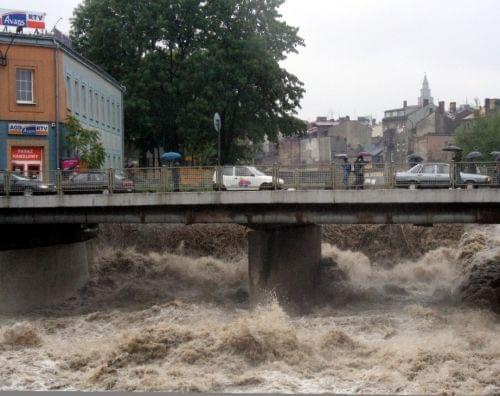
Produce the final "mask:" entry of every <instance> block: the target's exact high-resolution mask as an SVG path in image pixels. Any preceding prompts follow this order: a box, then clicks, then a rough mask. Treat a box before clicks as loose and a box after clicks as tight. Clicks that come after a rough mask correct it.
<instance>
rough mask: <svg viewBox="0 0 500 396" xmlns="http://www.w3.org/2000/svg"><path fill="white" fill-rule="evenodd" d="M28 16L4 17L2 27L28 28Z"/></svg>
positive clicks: (11, 14) (12, 15) (12, 14)
mask: <svg viewBox="0 0 500 396" xmlns="http://www.w3.org/2000/svg"><path fill="white" fill-rule="evenodd" d="M26 24H27V19H26V14H25V13H23V14H20V13H10V14H4V15H2V25H5V26H26Z"/></svg>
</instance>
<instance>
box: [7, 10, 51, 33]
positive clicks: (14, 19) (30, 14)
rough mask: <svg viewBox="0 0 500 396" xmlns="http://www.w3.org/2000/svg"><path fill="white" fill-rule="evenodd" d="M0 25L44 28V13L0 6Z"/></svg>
mask: <svg viewBox="0 0 500 396" xmlns="http://www.w3.org/2000/svg"><path fill="white" fill-rule="evenodd" d="M0 25H4V26H15V27H18V26H21V27H26V28H31V29H45V13H44V12H34V11H20V10H7V9H4V8H0Z"/></svg>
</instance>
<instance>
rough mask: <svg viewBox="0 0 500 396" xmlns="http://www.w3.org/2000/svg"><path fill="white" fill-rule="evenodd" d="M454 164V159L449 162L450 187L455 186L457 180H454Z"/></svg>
mask: <svg viewBox="0 0 500 396" xmlns="http://www.w3.org/2000/svg"><path fill="white" fill-rule="evenodd" d="M455 166H456V163H455V161H454V160H451V162H450V187H451V188H457V181H456V180H455Z"/></svg>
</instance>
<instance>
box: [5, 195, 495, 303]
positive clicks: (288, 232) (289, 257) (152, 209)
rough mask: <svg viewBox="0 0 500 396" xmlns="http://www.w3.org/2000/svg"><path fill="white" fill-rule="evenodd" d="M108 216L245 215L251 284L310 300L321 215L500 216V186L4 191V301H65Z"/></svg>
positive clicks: (424, 219) (82, 279)
mask: <svg viewBox="0 0 500 396" xmlns="http://www.w3.org/2000/svg"><path fill="white" fill-rule="evenodd" d="M100 223H182V224H195V223H236V224H242V225H247V226H248V227H250V228H251V229H252V231H250V232H249V257H248V259H249V275H250V276H249V278H250V294H251V298H252V300H254V301H258V300H259V298H261V297H262V295H263V293H266V292H268V291H270V290H272V291H274V292H275V293H276V294H277V295H278V297H280V298H281V299H282V300H283V301H287V302H291V303H295V304H298V305H299V306H301V305H304V304H305V302H306V300H307V299H308V297H309V296H310V294H311V293H313V284H314V278H315V276H316V274H317V271H318V267H319V263H320V260H321V228H320V227H319V226H318V225H320V224H419V225H432V224H436V223H478V224H499V223H500V190H497V189H476V190H348V191H335V190H334V191H328V190H309V191H285V190H275V191H256V192H247V191H241V192H239V191H235V192H194V193H153V194H148V193H146V194H110V195H51V196H19V197H17V196H16V197H14V196H11V197H0V230H1V235H2V238H1V240H0V311H23V310H29V309H32V308H34V307H36V306H40V305H46V304H51V303H56V302H58V301H62V300H64V299H65V298H67V297H69V296H70V295H71V294H73V293H74V292H75V290H76V289H78V288H80V287H82V286H83V285H84V284H85V283H86V281H87V279H88V261H89V259H91V256H92V253H91V249H89V246H90V245H91V242H89V241H88V240H91V238H92V237H93V236H95V233H94V232H93V231H92V226H93V225H95V224H100Z"/></svg>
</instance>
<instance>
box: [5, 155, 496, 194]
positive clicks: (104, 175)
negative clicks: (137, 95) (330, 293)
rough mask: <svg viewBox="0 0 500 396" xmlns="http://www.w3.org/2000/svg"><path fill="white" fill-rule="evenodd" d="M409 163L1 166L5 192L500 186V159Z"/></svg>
mask: <svg viewBox="0 0 500 396" xmlns="http://www.w3.org/2000/svg"><path fill="white" fill-rule="evenodd" d="M408 168H409V166H408V165H407V164H394V163H387V164H372V163H354V164H351V165H346V164H342V163H334V164H331V165H303V166H280V165H272V166H244V165H238V166H224V167H220V168H219V167H211V166H206V167H161V168H128V169H120V170H118V169H108V170H89V171H81V172H79V173H76V172H66V171H60V170H56V171H47V172H43V174H39V175H30V176H32V177H28V176H27V175H23V174H20V173H17V172H11V171H0V194H2V195H22V194H24V195H37V194H85V193H93V194H114V193H128V192H137V193H163V192H197V191H199V192H202V191H212V190H264V189H268V190H272V189H274V190H277V189H286V190H323V189H330V190H331V189H334V190H346V189H355V190H358V189H388V188H410V189H417V188H432V187H435V188H439V187H440V188H461V189H470V188H478V187H497V188H498V187H500V162H499V163H495V162H491V163H486V162H482V163H473V162H468V163H467V162H461V163H453V162H452V163H425V164H420V165H417V166H415V167H413V168H412V169H408Z"/></svg>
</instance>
